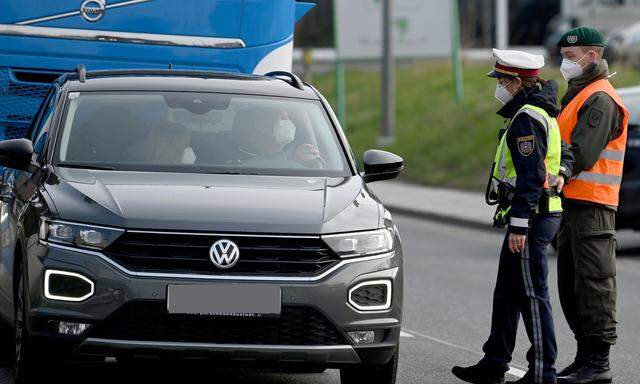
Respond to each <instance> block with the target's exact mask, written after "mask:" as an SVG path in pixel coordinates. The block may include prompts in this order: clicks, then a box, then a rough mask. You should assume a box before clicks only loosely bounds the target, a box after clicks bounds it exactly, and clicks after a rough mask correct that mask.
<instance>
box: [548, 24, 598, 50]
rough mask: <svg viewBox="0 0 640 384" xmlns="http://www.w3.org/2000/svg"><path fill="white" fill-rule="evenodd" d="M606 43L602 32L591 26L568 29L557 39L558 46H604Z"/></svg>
mask: <svg viewBox="0 0 640 384" xmlns="http://www.w3.org/2000/svg"><path fill="white" fill-rule="evenodd" d="M606 45H607V43H606V42H605V41H604V36H603V35H602V33H600V32H598V30H597V29H595V28H591V27H578V28H574V29H572V30H570V31H569V32H567V33H565V34H564V35H562V37H561V38H560V40H559V41H558V47H560V48H562V47H576V46H577V47H584V46H598V47H605V46H606Z"/></svg>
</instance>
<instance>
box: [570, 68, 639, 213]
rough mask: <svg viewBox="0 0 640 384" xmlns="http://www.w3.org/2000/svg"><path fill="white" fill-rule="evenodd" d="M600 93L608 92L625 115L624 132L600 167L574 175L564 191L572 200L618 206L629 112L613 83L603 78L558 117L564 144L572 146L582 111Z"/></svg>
mask: <svg viewBox="0 0 640 384" xmlns="http://www.w3.org/2000/svg"><path fill="white" fill-rule="evenodd" d="M596 92H605V93H606V94H607V95H609V96H610V97H611V98H612V99H613V101H614V102H615V103H616V104H617V105H618V107H619V109H620V110H621V111H622V113H623V114H624V116H623V121H622V127H621V128H622V132H621V133H620V135H619V136H618V137H617V138H615V139H613V140H611V142H609V144H607V146H606V147H605V148H604V150H603V151H602V154H601V155H600V158H599V159H598V161H597V162H596V164H595V165H594V166H593V167H591V168H590V169H587V170H584V171H582V172H580V173H578V174H577V175H574V177H573V178H572V179H571V181H570V182H569V183H568V184H567V185H566V186H565V187H564V189H563V190H562V192H563V194H564V196H565V197H566V198H568V199H575V200H585V201H590V202H594V203H598V204H604V205H611V206H616V207H617V206H618V197H619V196H618V195H619V194H620V182H621V181H622V167H623V164H624V153H625V150H626V148H627V122H628V121H629V111H628V110H627V108H626V107H625V106H624V103H623V102H622V99H621V98H620V96H618V93H617V92H616V90H615V89H614V88H613V86H612V85H611V83H609V80H607V79H602V80H597V81H594V82H593V83H591V84H589V85H588V86H586V87H585V88H584V89H583V90H582V91H580V93H578V94H577V95H576V96H575V97H574V98H573V100H571V102H570V103H569V104H567V106H565V107H564V108H563V109H562V112H561V113H560V116H558V124H559V125H560V135H561V136H562V140H563V141H564V142H566V143H568V144H571V134H572V133H573V129H574V128H575V126H576V124H577V122H578V112H579V111H580V108H582V106H583V105H584V103H585V102H586V101H587V99H588V98H589V97H590V96H591V95H593V94H594V93H596Z"/></svg>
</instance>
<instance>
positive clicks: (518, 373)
mask: <svg viewBox="0 0 640 384" xmlns="http://www.w3.org/2000/svg"><path fill="white" fill-rule="evenodd" d="M507 373H508V374H510V375H512V376H515V377H519V378H522V377H524V375H525V374H526V373H527V372H525V371H523V370H522V369H518V368H513V367H509V372H507Z"/></svg>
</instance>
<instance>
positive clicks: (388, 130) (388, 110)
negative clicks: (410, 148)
mask: <svg viewBox="0 0 640 384" xmlns="http://www.w3.org/2000/svg"><path fill="white" fill-rule="evenodd" d="M395 93H396V84H395V57H394V54H393V0H383V6H382V121H381V127H380V128H381V129H380V138H379V139H378V143H379V144H380V145H388V144H391V143H393V142H394V141H395V136H394V131H395V110H396V100H395Z"/></svg>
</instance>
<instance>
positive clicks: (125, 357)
mask: <svg viewBox="0 0 640 384" xmlns="http://www.w3.org/2000/svg"><path fill="white" fill-rule="evenodd" d="M0 165H2V166H3V167H4V169H3V174H2V183H1V190H0V210H1V212H0V213H1V215H0V217H1V220H0V230H1V236H0V250H1V255H0V318H2V320H5V321H6V323H7V324H9V325H10V327H9V329H10V330H9V332H13V334H14V335H15V337H10V338H7V339H2V340H4V341H3V343H5V345H4V347H7V348H6V350H9V349H10V350H12V352H11V353H10V355H12V356H13V360H14V374H15V380H16V381H17V382H19V383H21V382H27V381H29V380H32V379H33V378H34V377H36V376H37V374H39V373H41V372H47V371H46V369H44V368H43V366H44V365H45V364H47V365H52V363H53V368H55V367H56V365H55V362H56V361H57V362H59V361H61V360H65V359H69V358H75V357H82V356H86V355H91V356H96V355H97V356H115V357H116V358H117V360H118V362H119V363H122V364H129V363H134V362H135V359H136V358H139V357H142V356H164V357H169V358H190V357H198V358H207V357H213V356H215V359H214V360H212V362H218V363H219V362H223V364H225V365H228V364H238V365H242V366H245V365H251V366H258V367H269V368H279V369H280V368H282V369H291V370H293V371H296V372H300V371H309V372H318V371H322V370H324V369H326V368H339V369H340V376H341V380H342V382H343V383H346V384H349V383H368V384H375V383H394V382H395V376H396V369H397V364H398V343H399V335H400V327H401V321H402V247H401V244H400V238H399V236H398V232H397V229H396V227H395V226H394V224H393V222H392V219H391V215H390V214H389V212H388V211H387V210H386V209H385V208H384V206H383V205H382V203H381V202H380V201H379V200H378V198H377V197H376V196H375V195H374V194H373V193H372V192H371V191H370V190H369V189H368V187H367V183H369V182H373V181H376V180H384V179H391V178H394V177H396V176H397V175H398V174H399V173H400V171H401V170H402V168H403V161H402V159H401V158H400V157H398V156H396V155H393V154H391V153H388V152H383V151H377V150H372V151H367V152H366V153H365V155H364V172H363V173H360V172H359V171H358V168H357V164H356V160H355V158H354V156H353V155H352V152H351V150H350V149H349V145H348V143H347V140H346V138H345V136H344V133H343V132H342V130H341V128H340V126H339V124H338V122H337V120H336V117H335V116H334V114H333V112H332V111H331V108H330V107H329V105H328V103H327V101H326V100H325V99H324V98H323V97H322V95H320V93H319V92H318V91H317V90H315V89H314V88H313V87H312V86H310V85H308V84H304V83H302V82H301V81H300V79H298V78H297V77H296V76H295V75H293V74H290V73H285V72H278V73H272V74H269V75H267V76H251V75H237V74H228V73H211V72H196V71H178V70H166V71H165V70H121V71H115V70H114V71H98V72H86V71H85V70H84V68H83V67H82V66H81V67H79V68H78V70H77V71H76V72H75V73H69V74H66V75H63V76H62V77H61V78H59V79H58V80H57V81H56V82H55V83H54V84H53V86H52V88H51V91H50V93H49V94H48V96H47V97H46V99H45V101H44V102H43V104H42V106H41V107H40V110H39V112H38V114H37V116H36V118H35V120H34V122H33V125H32V128H31V131H30V134H29V137H28V138H24V139H16V140H7V141H3V142H0ZM13 351H15V352H13Z"/></svg>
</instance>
